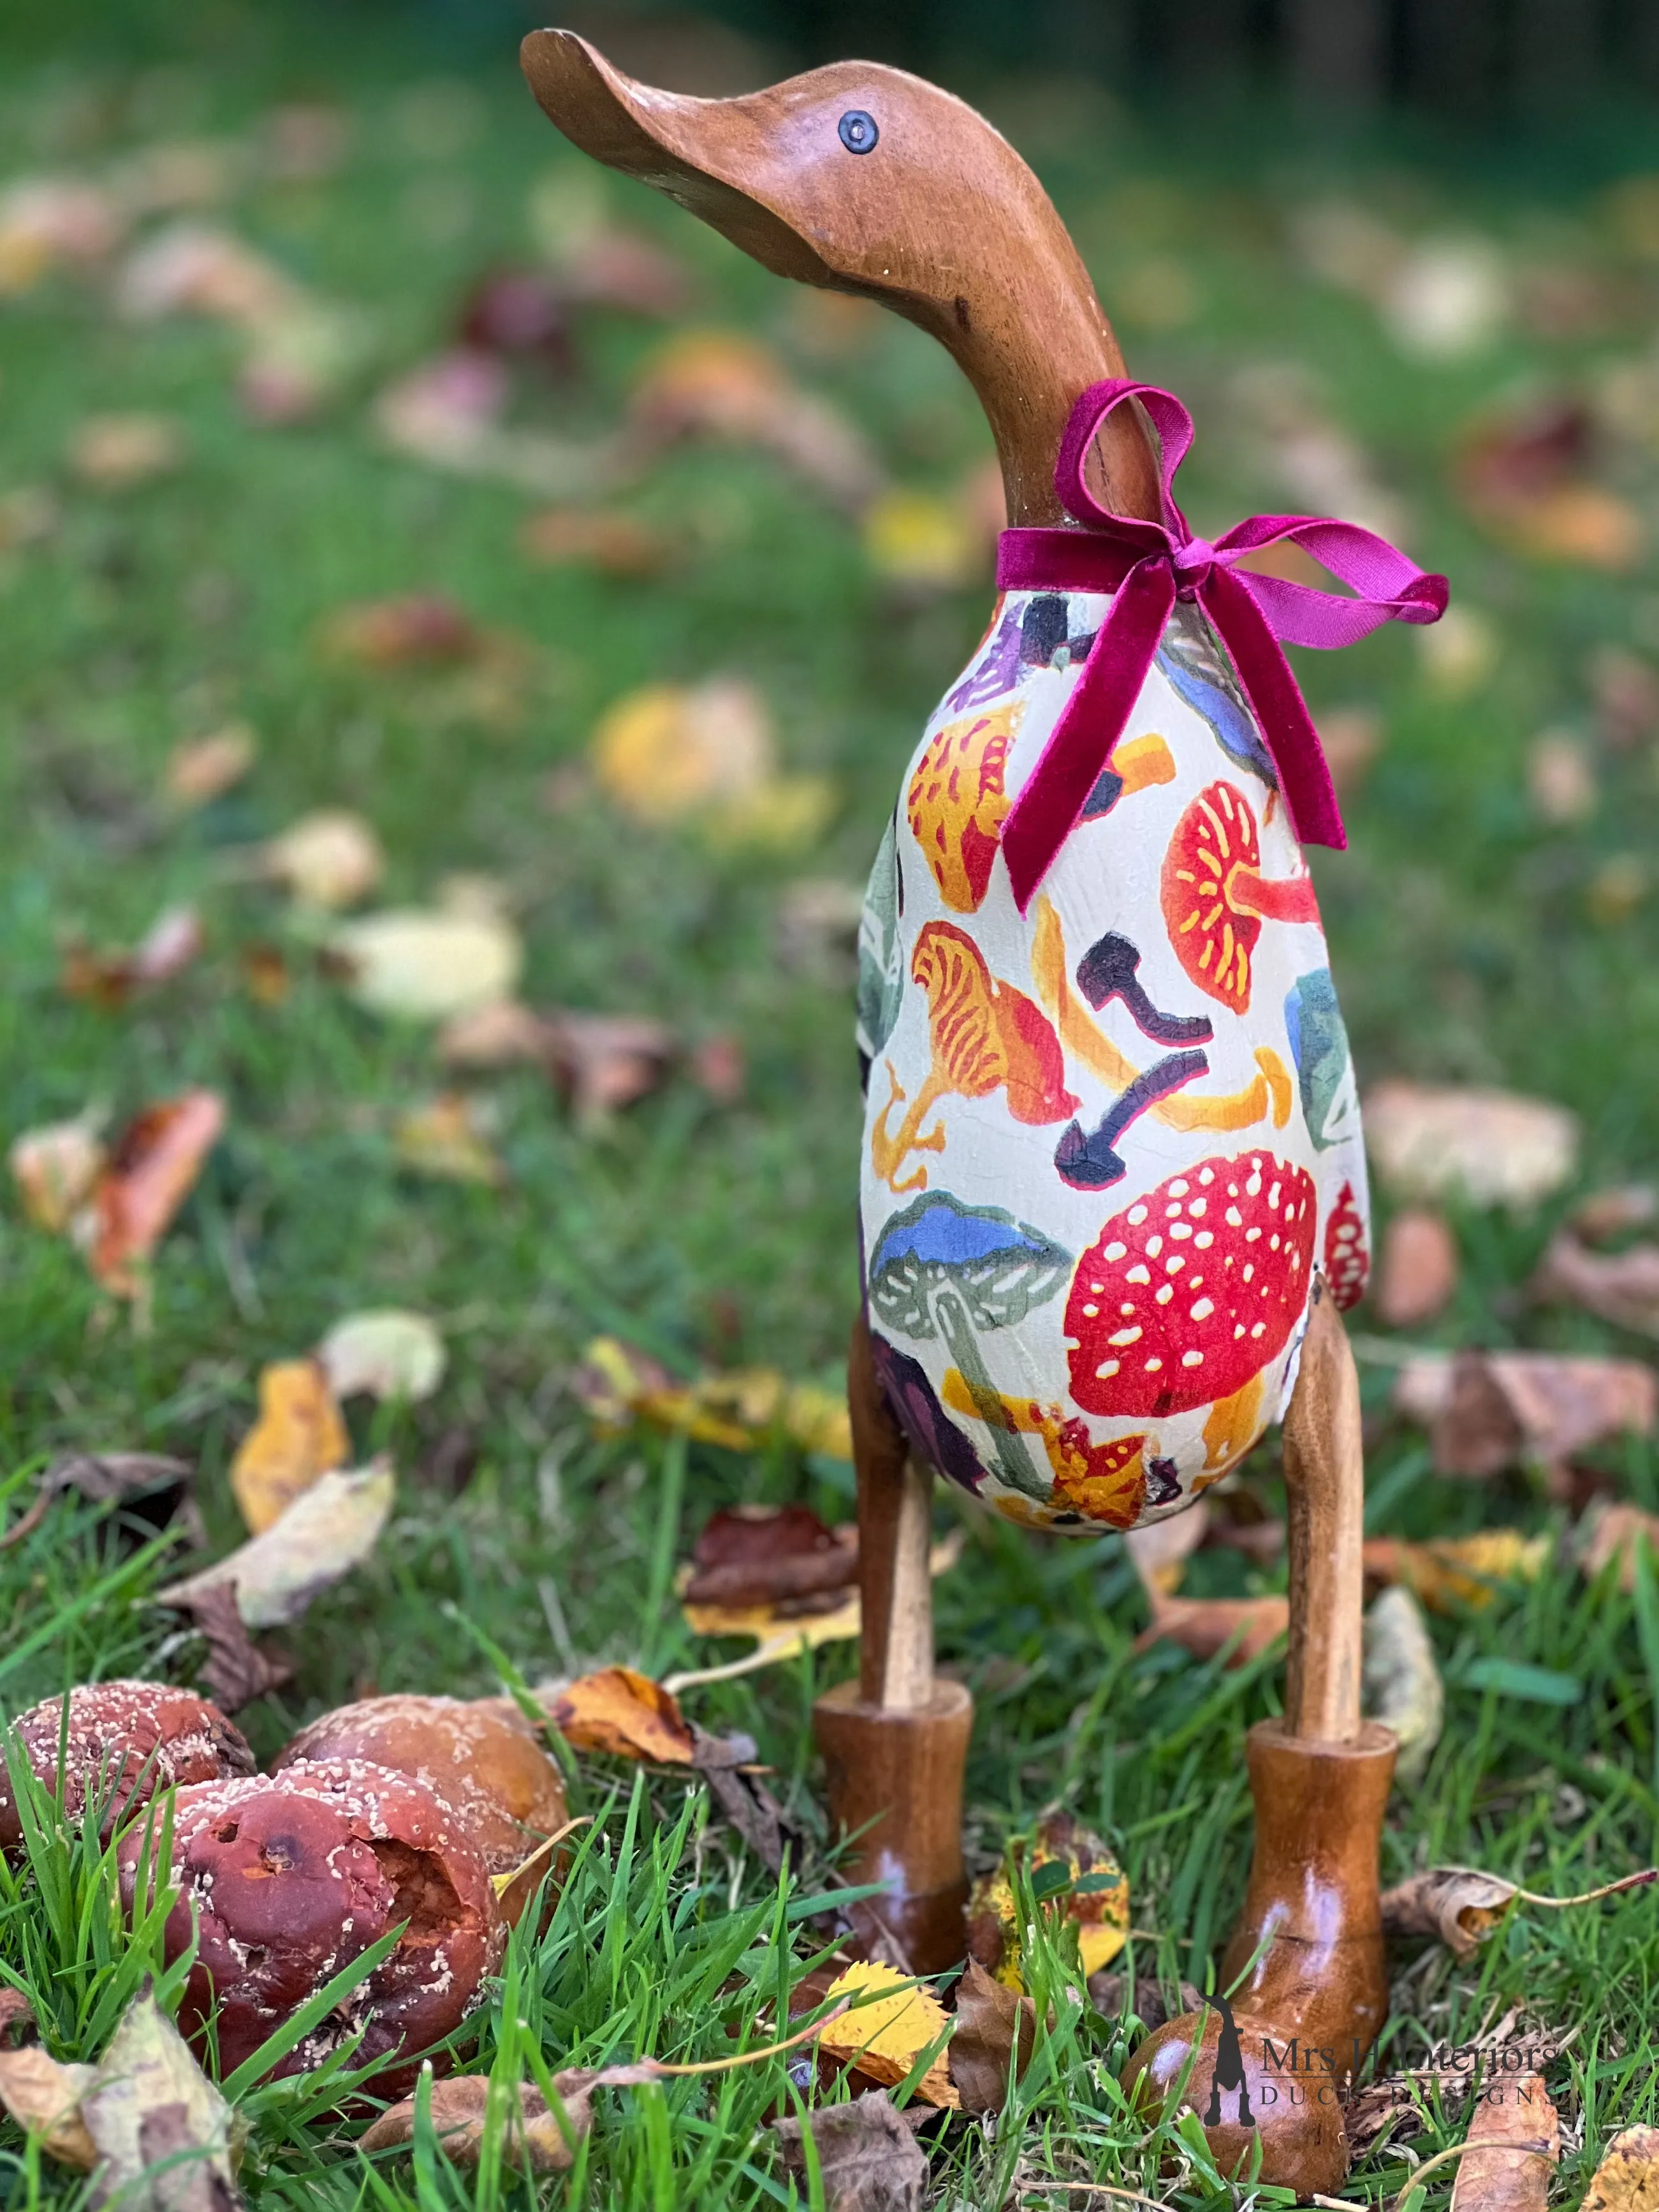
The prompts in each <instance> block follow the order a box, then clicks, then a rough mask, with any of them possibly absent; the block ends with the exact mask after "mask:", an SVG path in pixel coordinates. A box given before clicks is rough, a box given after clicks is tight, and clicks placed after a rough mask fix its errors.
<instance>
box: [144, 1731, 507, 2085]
mask: <svg viewBox="0 0 1659 2212" xmlns="http://www.w3.org/2000/svg"><path fill="white" fill-rule="evenodd" d="M144 1847H145V1835H144V1827H143V1824H141V1825H140V1826H139V1827H138V1828H137V1829H135V1830H133V1831H131V1832H129V1834H128V1835H127V1836H126V1837H125V1838H124V1840H123V1842H122V1844H121V1848H120V1853H119V1858H118V1865H119V1870H120V1881H121V1898H122V1903H123V1905H124V1906H125V1908H126V1909H127V1910H128V1911H129V1912H131V1910H132V1909H133V1905H134V1899H135V1895H136V1893H137V1886H138V1867H139V1863H140V1855H141V1853H142V1852H143V1850H144ZM171 1879H172V1880H173V1881H175V1882H177V1883H178V1884H179V1901H178V1903H177V1904H176V1905H174V1907H173V1911H172V1912H171V1913H170V1914H169V1915H168V1917H167V1927H166V1937H165V1942H166V1954H167V1959H168V1960H169V1961H171V1960H174V1959H177V1958H179V1956H180V1955H181V1954H183V1953H184V1952H185V1950H186V1949H187V1948H188V1947H189V1945H190V1942H191V1937H192V1933H193V1931H194V1930H195V1929H196V1928H197V1927H199V1931H200V1935H199V1945H198V1949H197V1959H196V1963H195V1965H194V1966H193V1967H192V1968H191V1974H190V1978H189V1981H188V1982H187V1984H185V1996H184V2002H183V2003H182V2004H181V2005H180V2007H179V2027H180V2028H181V2029H182V2031H183V2032H184V2033H185V2035H187V2036H190V2037H192V2038H195V2039H198V2040H200V2039H203V2037H204V2028H205V2024H206V2022H207V2020H208V2018H209V2016H210V2015H212V2014H213V2013H214V2008H215V2006H216V2005H217V2008H218V2010H217V2015H216V2033H217V2039H218V2050H219V2070H220V2073H221V2074H222V2075H226V2074H229V2073H230V2072H232V2071H233V2070H234V2069H235V2068H236V2067H238V2066H240V2065H241V2064H242V2063H243V2062H244V2061H245V2060H246V2059H247V2058H250V2057H252V2055H253V2053H254V2052H255V2051H258V2048H259V2046H260V2045H261V2044H262V2043H263V2042H264V2040H265V2039H266V2037H267V2036H269V2035H270V2033H271V2032H272V2030H273V2029H275V2028H276V2027H280V2026H281V2025H282V2023H283V2021H286V2020H288V2019H289V2018H290V2017H291V2016H292V2015H293V2014H294V2013H295V2011H296V2010H297V2009H298V2008H299V2007H300V2006H301V2004H303V2003H304V2002H305V2001H306V1999H307V1997H308V1996H311V1995H312V1994H313V1991H314V1990H317V1989H319V1988H320V1987H321V1986H322V1984H324V1983H325V1982H326V1981H327V1980H328V1979H329V1978H331V1976H332V1975H334V1974H337V1972H339V1971H340V1969H341V1968H342V1967H343V1966H349V1964H350V1962H351V1960H353V1959H355V1958H357V1957H359V1956H360V1955H361V1954H362V1953H363V1952H364V1951H365V1950H367V1949H368V1947H369V1945H370V1944H372V1943H374V1942H377V1941H378V1940H379V1939H380V1936H384V1935H385V1934H386V1932H387V1931H388V1929H392V1928H395V1927H397V1926H398V1924H399V1923H402V1922H405V1921H406V1922H407V1923H408V1926H407V1928H406V1929H405V1930H404V1935H403V1936H402V1938H401V1940H400V1941H399V1942H398V1946H397V1948H396V1949H395V1950H393V1951H392V1954H391V1956H390V1957H389V1958H387V1959H386V1960H384V1961H383V1963H382V1964H381V1965H380V1966H378V1967H377V1968H376V1969H375V1970H374V1972H373V1973H372V1974H370V1975H369V1976H368V1979H367V1980H366V1981H364V1982H362V1983H361V1984H359V1985H358V1987H357V1988H356V1990H353V1992H352V1993H351V1995H350V1996H349V1997H348V1998H347V1999H346V2000H345V2002H343V2004H342V2005H340V2006H339V2007H337V2008H336V2010H335V2011H334V2012H332V2013H331V2014H330V2015H329V2016H328V2017H327V2018H326V2019H325V2021H322V2022H321V2023H320V2025H319V2027H317V2028H315V2029H314V2030H313V2033H311V2034H310V2035H308V2036H307V2037H306V2038H304V2039H303V2040H302V2041H301V2042H300V2043H299V2044H297V2045H295V2048H294V2049H293V2050H292V2051H289V2053H288V2055H287V2056H286V2057H284V2058H283V2059H282V2060H281V2061H280V2062H279V2063H278V2064H277V2065H276V2066H275V2067H274V2068H273V2069H271V2071H272V2075H273V2076H279V2075H288V2074H301V2073H307V2072H309V2071H311V2070H312V2069H313V2068H315V2067H317V2066H319V2065H320V2064H321V2063H322V2062H323V2061H324V2060H325V2058H326V2057H328V2056H329V2054H330V2053H331V2051H334V2050H336V2049H337V2047H338V2046H339V2045H340V2044H341V2043H342V2042H343V2040H344V2039H346V2038H347V2037H348V2036H349V2035H350V2034H352V2033H354V2032H355V2031H356V2029H358V2028H359V2027H361V2028H362V2029H363V2031H364V2033H363V2038H362V2043H361V2044H360V2045H359V2046H358V2048H357V2051H356V2056H355V2057H354V2059H353V2061H352V2063H353V2064H354V2065H371V2066H372V2065H383V2066H384V2067H385V2068H386V2071H384V2072H382V2073H380V2074H379V2075H377V2076H376V2079H375V2085H374V2086H375V2090H376V2093H377V2094H384V2095H387V2096H394V2095H398V2094H401V2093H403V2091H404V2089H406V2088H407V2087H408V2085H409V2084H410V2082H411V2081H413V2080H414V2077H415V2073H416V2067H415V2066H414V2064H413V2063H410V2062H412V2061H413V2060H415V2059H416V2058H417V2057H419V2055H420V2053H421V2052H422V2051H425V2050H426V2049H427V2047H428V2045H430V2044H433V2043H435V2042H436V2041H437V2040H438V2039H440V2038H441V2037H443V2036H446V2035H447V2034H448V2033H450V2031H451V2030H452V2029H453V2028H454V2027H458V2026H459V2023H460V2022H461V2021H462V2020H463V2019H465V2016H466V2015H467V2013H468V2012H469V2011H470V2010H471V2008H472V2005H473V2003H474V2002H475V2000H476V1999H477V1995H478V1991H479V1989H480V1986H481V1984H482V1983H483V1978H484V1977H485V1976H486V1975H487V1974H489V1973H490V1972H494V1970H495V1967H496V1966H498V1965H499V1963H500V1960H501V1950H502V1947H503V1943H504V1941H505V1930H504V1928H503V1925H502V1923H501V1915H500V1912H499V1911H498V1910H497V1908H496V1904H495V1889H494V1886H493V1884H492V1883H491V1881H490V1879H489V1869H488V1868H487V1867H486V1866H485V1864H484V1862H483V1855H482V1854H481V1852H480V1851H479V1850H478V1848H477V1845H476V1844H474V1843H473V1842H472V1841H471V1838H469V1837H468V1836H467V1835H466V1834H465V1832H464V1830H463V1828H462V1826H461V1823H460V1821H459V1818H458V1816H457V1815H456V1814H455V1813H454V1812H453V1810H452V1809H451V1808H450V1807H449V1806H447V1805H446V1804H445V1803H444V1802H443V1801H442V1800H441V1798H439V1797H436V1796H434V1794H433V1793H432V1791H431V1790H428V1789H426V1788H425V1787H423V1786H422V1784H420V1783H418V1782H416V1781H413V1780H411V1779H410V1778H409V1777H408V1776H406V1775H401V1774H394V1773H392V1771H390V1770H389V1769H388V1768H386V1767H383V1766H376V1765H372V1764H371V1763H370V1762H369V1761H368V1760H366V1759H320V1760H317V1761H314V1762H313V1761H299V1762H296V1763H295V1765H292V1766H289V1767H288V1768H287V1769H285V1770H284V1771H283V1772H282V1773H281V1774H277V1775H271V1776H265V1775H249V1776H244V1777H238V1778H234V1779H232V1780H228V1781H221V1782H207V1783H202V1784H197V1785H196V1786H195V1787H193V1788H190V1789H185V1790H179V1793H178V1796H177V1797H176V1799H175V1801H174V1811H173V1859H172V1869H171ZM152 1887H153V1884H152ZM400 2061H401V2062H402V2063H398V2062H400Z"/></svg>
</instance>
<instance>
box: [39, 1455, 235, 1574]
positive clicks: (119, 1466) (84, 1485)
mask: <svg viewBox="0 0 1659 2212" xmlns="http://www.w3.org/2000/svg"><path fill="white" fill-rule="evenodd" d="M190 1475H191V1467H190V1462H188V1461H187V1460H182V1459H169V1458H168V1457H167V1456H166V1455H165V1454H163V1453H161V1452H100V1453H97V1454H94V1453H90V1452H70V1453H69V1454H68V1455H66V1456H65V1457H64V1458H63V1459H57V1460H54V1461H53V1462H52V1464H51V1466H50V1467H48V1468H46V1470H45V1472H44V1473H43V1474H41V1476H40V1480H39V1482H38V1483H37V1484H36V1486H35V1492H34V1498H33V1503H32V1504H30V1506H29V1507H28V1509H27V1511H26V1512H24V1513H22V1514H21V1515H20V1516H18V1518H17V1519H16V1520H15V1521H14V1522H12V1523H11V1525H10V1526H9V1528H6V1529H5V1530H4V1531H3V1532H0V1551H5V1550H7V1549H8V1548H9V1547H10V1546H11V1545H13V1544H21V1542H22V1541H23V1539H24V1537H25V1536H27V1535H28V1534H30V1533H31V1531H32V1530H33V1529H35V1528H39V1527H40V1523H41V1522H42V1521H43V1520H44V1519H45V1518H46V1509H47V1507H48V1506H49V1505H50V1504H52V1499H53V1498H57V1497H59V1496H61V1495H62V1493H63V1492H64V1491H66V1490H74V1491H77V1492H79V1493H80V1495H81V1496H82V1498H88V1499H89V1500H90V1501H91V1502H92V1503H93V1504H96V1505H110V1504H118V1502H120V1501H121V1500H122V1499H125V1498H137V1497H142V1496H143V1494H144V1493H145V1492H147V1491H155V1490H161V1489H162V1488H169V1489H176V1490H178V1491H179V1492H180V1493H181V1494H182V1491H183V1487H184V1486H185V1484H186V1483H187V1482H188V1481H189V1480H190Z"/></svg>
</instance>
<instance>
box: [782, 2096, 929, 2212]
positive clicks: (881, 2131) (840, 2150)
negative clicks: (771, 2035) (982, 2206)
mask: <svg viewBox="0 0 1659 2212" xmlns="http://www.w3.org/2000/svg"><path fill="white" fill-rule="evenodd" d="M772 2128H773V2132H774V2133H775V2135H776V2136H777V2138H778V2142H779V2146H780V2148H781V2154H782V2158H783V2164H784V2168H785V2171H786V2172H788V2173H790V2174H792V2175H793V2176H794V2178H795V2179H796V2180H797V2181H799V2182H800V2183H801V2184H802V2185H805V2179H806V2174H807V2152H806V2148H805V2142H804V2140H803V2138H804V2137H805V2136H807V2135H808V2134H810V2135H811V2139H812V2151H813V2154H814V2155H815V2157H816V2160H817V2168H818V2172H819V2173H820V2175H821V2176H822V2177H823V2202H824V2205H825V2212H922V2207H923V2206H924V2205H925V2204H926V2203H927V2154H926V2153H925V2152H924V2151H923V2149H922V2148H921V2144H920V2143H919V2142H917V2141H916V2138H915V2135H914V2133H913V2132H912V2130H911V2129H910V2128H909V2126H908V2124H907V2123H906V2120H905V2117H904V2115H903V2114H902V2112H895V2111H894V2110H893V2106H892V2102H891V2100H890V2098H889V2097H888V2094H887V2092H886V2091H885V2090H884V2089H870V2090H866V2093H865V2094H864V2095H863V2096H861V2097H855V2098H854V2099H853V2100H852V2101H851V2103H850V2104H846V2105H822V2106H817V2108H816V2109H815V2110H812V2111H810V2112H808V2113H807V2115H806V2117H805V2119H798V2118H794V2117H793V2116H791V2117H789V2118H784V2119H778V2120H774V2121H773V2123H772Z"/></svg>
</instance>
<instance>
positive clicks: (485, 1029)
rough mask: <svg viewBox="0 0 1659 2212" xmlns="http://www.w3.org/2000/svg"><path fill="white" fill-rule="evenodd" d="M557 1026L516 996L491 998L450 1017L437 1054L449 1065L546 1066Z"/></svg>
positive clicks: (550, 1058)
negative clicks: (487, 1002) (524, 1004)
mask: <svg viewBox="0 0 1659 2212" xmlns="http://www.w3.org/2000/svg"><path fill="white" fill-rule="evenodd" d="M555 1028H556V1024H554V1023H553V1022H552V1021H550V1020H549V1019H547V1018H545V1017H544V1016H543V1015H541V1014H538V1013H537V1012H535V1011H534V1009H533V1008H532V1007H530V1006H521V1005H520V1003H519V1001H518V1000H516V999H492V1000H490V1001H489V1004H488V1005H487V1006H475V1007H473V1008H472V1010H471V1012H468V1013H463V1014H453V1015H452V1016H451V1017H450V1018H449V1019H448V1020H447V1022H446V1023H445V1024H444V1025H443V1027H442V1029H441V1030H439V1032H438V1040H437V1042H438V1057H439V1059H440V1060H442V1061H443V1062H444V1064H445V1066H448V1067H485V1068H495V1067H520V1066H544V1065H547V1064H549V1063H550V1061H551V1060H552V1057H553V1039H554V1034H555Z"/></svg>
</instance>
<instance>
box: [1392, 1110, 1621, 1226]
mask: <svg viewBox="0 0 1659 2212" xmlns="http://www.w3.org/2000/svg"><path fill="white" fill-rule="evenodd" d="M1364 1115H1365V1142H1366V1146H1367V1147H1368V1149H1369V1151H1370V1155H1371V1158H1372V1159H1373V1160H1374V1161H1375V1162H1376V1168H1377V1171H1378V1174H1379V1175H1380V1176H1382V1178H1383V1181H1384V1182H1387V1183H1389V1184H1390V1185H1391V1186H1393V1187H1394V1188H1395V1189H1396V1190H1397V1191H1398V1192H1399V1194H1401V1196H1402V1197H1407V1198H1425V1199H1431V1198H1447V1197H1453V1196H1458V1195H1461V1196H1462V1197H1465V1198H1467V1199H1468V1200H1470V1201H1471V1202H1473V1203H1474V1204H1475V1205H1477V1206H1500V1205H1502V1206H1516V1207H1523V1206H1534V1205H1536V1204H1537V1202H1538V1201H1539V1200H1541V1199H1543V1198H1547V1197H1548V1196H1549V1194H1550V1193H1551V1192H1552V1191H1553V1190H1558V1189H1559V1188H1560V1187H1561V1185H1562V1184H1563V1183H1565V1182H1568V1181H1569V1180H1570V1179H1571V1176H1572V1174H1573V1172H1574V1170H1575V1168H1576V1166H1577V1158H1578V1127H1579V1125H1578V1119H1577V1115H1574V1114H1570V1113H1569V1112H1568V1111H1567V1109H1565V1107H1563V1106H1555V1105H1552V1104H1550V1103H1548V1102H1547V1101H1546V1100H1544V1099H1540V1098H1524V1097H1518V1096H1517V1095H1516V1094H1515V1093H1513V1092H1511V1091H1478V1090H1460V1089H1455V1088H1451V1087H1448V1086H1437V1085H1428V1084H1418V1083H1407V1082H1404V1081H1401V1080H1397V1079H1396V1080H1390V1081H1388V1082H1383V1083H1378V1084H1375V1085H1372V1087H1371V1089H1370V1091H1369V1092H1368V1093H1367V1094H1366V1097H1365V1102H1364Z"/></svg>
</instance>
